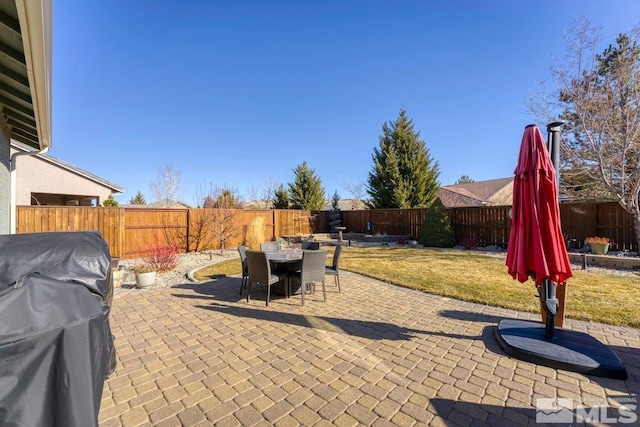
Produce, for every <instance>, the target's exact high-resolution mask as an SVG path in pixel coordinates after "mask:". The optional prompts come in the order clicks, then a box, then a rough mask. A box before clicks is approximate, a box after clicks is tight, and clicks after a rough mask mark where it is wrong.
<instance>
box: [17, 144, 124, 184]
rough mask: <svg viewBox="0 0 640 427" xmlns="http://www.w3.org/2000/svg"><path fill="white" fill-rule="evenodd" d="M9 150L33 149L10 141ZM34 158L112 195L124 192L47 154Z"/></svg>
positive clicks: (102, 179) (24, 150)
mask: <svg viewBox="0 0 640 427" xmlns="http://www.w3.org/2000/svg"><path fill="white" fill-rule="evenodd" d="M11 148H14V149H16V150H19V151H22V152H27V151H33V149H30V148H28V147H26V146H25V145H23V144H20V143H19V142H15V141H11ZM35 157H36V158H39V159H40V160H42V161H44V162H47V163H50V164H53V165H55V166H57V167H59V168H61V169H64V170H67V171H69V172H71V173H74V174H76V175H80V176H82V177H84V178H86V179H88V180H90V181H93V182H95V183H97V184H100V185H102V186H104V187H107V188H109V189H110V190H112V192H113V193H122V192H123V191H124V188H122V187H120V186H119V185H116V184H114V183H112V182H110V181H107V180H106V179H104V178H100V177H99V176H97V175H94V174H92V173H90V172H87V171H86V170H84V169H80V168H79V167H76V166H73V165H71V164H69V163H67V162H63V161H62V160H60V159H58V158H56V157H53V156H50V155H48V154H37V155H35Z"/></svg>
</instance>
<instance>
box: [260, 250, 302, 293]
mask: <svg viewBox="0 0 640 427" xmlns="http://www.w3.org/2000/svg"><path fill="white" fill-rule="evenodd" d="M265 253H266V254H267V259H268V260H269V262H270V263H271V265H272V270H276V269H277V270H280V271H283V272H286V273H287V279H286V281H285V283H284V284H283V285H282V286H281V285H278V284H276V285H274V286H273V291H274V292H275V293H277V294H280V295H286V291H285V289H286V288H285V286H287V285H288V284H289V283H290V280H289V275H290V274H291V273H293V272H294V271H296V270H299V269H300V267H301V266H302V253H303V252H302V250H301V249H281V250H279V251H274V252H265ZM299 292H300V288H298V289H296V290H293V289H291V294H292V295H293V294H297V293H299Z"/></svg>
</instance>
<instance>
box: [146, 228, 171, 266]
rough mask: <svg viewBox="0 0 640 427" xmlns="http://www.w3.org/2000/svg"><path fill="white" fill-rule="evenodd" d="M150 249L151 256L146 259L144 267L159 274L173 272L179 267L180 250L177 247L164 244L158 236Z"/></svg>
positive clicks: (150, 245)
mask: <svg viewBox="0 0 640 427" xmlns="http://www.w3.org/2000/svg"><path fill="white" fill-rule="evenodd" d="M148 247H149V251H148V253H149V254H148V255H147V256H145V257H144V266H146V267H149V268H150V269H151V270H153V271H157V272H158V273H162V272H165V271H171V270H173V269H175V268H176V267H177V266H178V250H177V249H176V247H175V246H170V245H169V246H167V245H166V244H163V242H161V241H160V238H159V237H158V236H157V235H156V236H155V239H154V241H153V242H151V244H149V245H148Z"/></svg>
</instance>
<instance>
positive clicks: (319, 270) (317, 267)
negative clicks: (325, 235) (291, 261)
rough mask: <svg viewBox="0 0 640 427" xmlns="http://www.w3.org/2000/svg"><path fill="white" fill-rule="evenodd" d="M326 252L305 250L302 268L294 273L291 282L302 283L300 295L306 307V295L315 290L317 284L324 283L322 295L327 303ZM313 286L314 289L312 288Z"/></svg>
mask: <svg viewBox="0 0 640 427" xmlns="http://www.w3.org/2000/svg"><path fill="white" fill-rule="evenodd" d="M326 263H327V252H326V251H314V250H305V251H303V253H302V268H301V269H300V271H298V272H295V273H292V274H291V276H290V278H289V280H290V281H295V282H300V295H302V305H304V295H305V293H306V292H307V291H308V290H310V289H315V283H316V282H322V295H323V299H324V301H325V302H327V288H326V286H325V265H326ZM310 285H311V286H313V288H312V287H311V286H310Z"/></svg>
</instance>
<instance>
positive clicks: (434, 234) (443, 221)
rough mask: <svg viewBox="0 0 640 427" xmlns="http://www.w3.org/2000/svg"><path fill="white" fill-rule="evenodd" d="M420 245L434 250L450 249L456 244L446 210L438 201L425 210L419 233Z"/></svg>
mask: <svg viewBox="0 0 640 427" xmlns="http://www.w3.org/2000/svg"><path fill="white" fill-rule="evenodd" d="M420 243H422V244H423V245H424V246H430V247H434V248H452V247H453V245H455V243H456V242H455V236H454V235H453V230H452V229H451V225H450V224H449V215H448V214H447V209H446V208H445V207H444V205H443V204H442V202H441V201H440V199H436V201H435V202H433V204H432V205H431V207H429V209H428V210H427V213H426V216H425V219H424V224H423V225H422V232H421V233H420Z"/></svg>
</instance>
